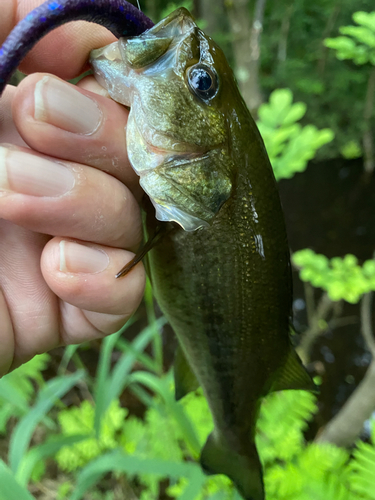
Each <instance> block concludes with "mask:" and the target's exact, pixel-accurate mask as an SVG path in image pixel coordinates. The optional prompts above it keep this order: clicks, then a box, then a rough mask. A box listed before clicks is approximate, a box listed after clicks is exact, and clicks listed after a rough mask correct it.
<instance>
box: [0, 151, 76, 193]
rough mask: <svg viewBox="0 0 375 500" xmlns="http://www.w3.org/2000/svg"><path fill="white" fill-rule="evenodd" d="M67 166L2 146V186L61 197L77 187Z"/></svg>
mask: <svg viewBox="0 0 375 500" xmlns="http://www.w3.org/2000/svg"><path fill="white" fill-rule="evenodd" d="M74 180H75V179H74V175H73V173H72V172H71V171H70V170H69V169H68V168H67V167H64V165H61V164H59V163H55V162H54V161H51V160H47V159H46V158H41V157H39V156H35V155H32V154H29V153H25V152H23V151H18V150H16V149H7V148H4V147H2V146H0V189H1V190H5V191H14V192H16V193H20V194H28V195H31V196H61V195H63V194H65V193H67V192H68V191H70V190H71V189H72V187H73V186H74Z"/></svg>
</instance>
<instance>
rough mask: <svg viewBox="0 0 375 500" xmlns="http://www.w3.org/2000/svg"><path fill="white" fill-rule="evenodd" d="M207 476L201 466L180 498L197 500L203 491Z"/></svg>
mask: <svg viewBox="0 0 375 500" xmlns="http://www.w3.org/2000/svg"><path fill="white" fill-rule="evenodd" d="M206 479H207V477H206V476H205V475H204V474H203V472H202V471H201V469H200V467H199V468H198V467H197V470H196V471H195V472H194V473H193V474H192V476H191V478H190V482H189V484H188V485H187V487H186V488H185V490H184V492H183V493H182V495H181V496H180V498H179V500H195V499H196V498H197V496H198V495H199V494H200V493H201V492H202V488H203V485H204V483H205V481H206Z"/></svg>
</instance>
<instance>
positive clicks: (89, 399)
mask: <svg viewBox="0 0 375 500" xmlns="http://www.w3.org/2000/svg"><path fill="white" fill-rule="evenodd" d="M182 4H183V5H185V6H186V7H188V8H189V9H190V10H192V11H193V13H194V14H195V16H196V18H197V19H198V20H199V24H200V25H201V26H202V27H203V28H204V29H205V30H206V31H207V32H208V33H209V34H211V35H212V36H213V37H214V38H215V40H217V42H218V43H219V44H220V45H221V46H222V47H223V49H224V50H225V52H226V54H227V57H228V59H229V60H230V62H231V65H232V67H233V68H234V70H235V73H236V76H237V79H238V82H239V85H240V87H241V89H242V92H243V95H244V98H245V99H246V101H247V103H248V106H249V108H250V109H252V111H253V114H254V116H255V117H256V119H257V121H258V126H259V129H260V131H261V133H262V135H263V138H264V140H265V143H266V147H267V150H268V153H269V155H270V159H271V163H272V165H273V168H274V172H275V176H276V178H277V180H280V181H281V182H280V189H281V194H282V196H283V192H288V193H292V194H293V190H291V191H288V189H290V188H289V187H288V186H293V185H294V184H293V182H294V181H295V180H296V182H299V181H298V179H299V176H302V179H304V178H306V179H311V177H309V176H311V175H313V172H314V169H315V171H317V169H319V168H321V165H323V169H321V170H319V172H320V171H322V172H323V174H322V175H321V177H320V178H319V182H320V184H319V183H318V187H319V188H321V189H322V190H323V189H324V187H325V185H326V184H327V183H329V182H331V184H330V186H331V189H332V198H333V199H334V197H335V196H336V195H337V193H338V191H337V190H336V191H334V189H335V188H336V186H338V187H337V189H340V186H341V184H340V179H341V178H344V177H345V176H350V175H352V176H354V177H353V178H355V179H356V181H355V182H354V183H353V185H352V186H350V189H349V190H347V191H346V195H347V196H348V198H347V201H348V203H349V201H350V199H351V197H352V196H354V195H353V193H356V196H357V197H363V196H364V194H363V193H368V192H370V193H371V192H373V189H374V187H375V186H374V184H375V182H374V174H373V171H374V127H375V119H374V98H375V12H372V11H373V8H374V6H373V0H367V1H366V0H357V1H356V2H353V1H350V0H316V1H315V2H311V1H310V2H309V1H307V0H268V1H266V0H256V1H250V0H218V1H216V2H212V1H211V0H194V1H193V0H190V1H185V2H176V3H173V4H167V2H165V1H164V0H144V1H143V2H142V1H141V7H142V8H143V9H144V10H145V11H146V13H147V14H148V15H149V16H150V17H151V18H153V19H154V20H155V21H157V20H159V19H160V18H162V17H164V16H165V15H166V14H167V13H168V12H170V11H171V10H173V9H174V8H176V7H177V6H179V5H182ZM332 158H333V159H335V161H338V162H339V163H338V165H339V167H338V169H336V170H334V168H333V167H332V165H333V164H332V163H330V159H332ZM356 158H358V160H355V159H356ZM313 159H315V163H314V162H312V163H311V162H310V163H308V162H309V161H310V160H313ZM317 160H319V161H320V163H316V161H317ZM308 165H309V166H308ZM307 167H308V168H307ZM324 169H326V170H324ZM348 169H349V173H348ZM302 172H304V173H302ZM335 176H336V177H335ZM350 178H352V177H350ZM282 179H284V180H282ZM332 179H333V180H332ZM306 182H310V180H308V181H306ZM369 186H370V188H369ZM369 189H370V190H369ZM366 190H367V191H366ZM315 195H316V196H314V197H315V198H317V199H318V200H319V193H315ZM292 198H293V199H292V202H291V203H292V205H291V206H292V209H289V210H286V217H287V222H288V221H289V220H290V221H293V214H295V213H298V212H300V211H302V210H303V206H302V205H301V203H298V196H296V197H293V196H292ZM367 201H368V203H367V205H365V207H367V208H366V210H365V212H364V213H365V215H364V217H365V218H367V219H369V220H370V221H371V220H373V219H372V217H373V215H372V213H371V210H373V208H375V207H374V204H373V203H371V199H368V200H367ZM287 205H288V206H290V203H289V204H287ZM287 208H288V207H287ZM326 208H327V207H323V206H319V203H318V202H315V201H314V206H313V207H310V211H309V214H310V219H309V220H306V225H307V226H308V227H312V226H313V224H314V220H313V219H316V218H318V219H319V217H320V218H321V217H322V214H323V217H324V210H325V209H326ZM334 210H336V212H338V213H337V217H339V218H340V220H341V219H342V218H343V217H344V212H343V209H342V208H341V209H340V207H339V208H337V206H336V205H334ZM319 220H320V219H319ZM345 222H346V221H345V220H344V224H345ZM348 225H349V224H348ZM359 227H362V226H359ZM356 228H357V225H356ZM331 229H334V228H330V230H331ZM322 231H323V230H321V231H320V234H319V238H320V239H323V240H327V245H326V247H324V245H321V244H318V243H317V240H318V238H317V236H316V234H315V235H314V234H313V232H312V231H311V235H310V234H309V235H308V243H307V245H306V244H305V246H309V248H305V247H304V245H303V244H301V241H302V238H301V239H300V240H298V239H295V238H294V236H293V234H292V238H291V241H292V246H293V245H294V246H295V247H293V248H292V250H293V251H294V252H293V265H294V269H295V275H296V276H295V277H296V298H295V312H296V319H297V321H296V323H297V326H299V330H300V331H299V334H296V335H295V336H294V338H293V340H294V342H295V344H296V347H297V350H298V351H299V354H300V356H301V357H302V359H303V360H304V362H305V363H306V364H307V366H308V368H309V369H310V371H311V372H312V374H313V375H315V376H316V378H315V380H316V382H317V383H318V384H321V389H322V395H321V396H320V399H319V400H317V399H316V397H315V396H313V395H311V394H309V393H306V392H301V391H285V392H281V393H277V394H272V395H270V396H268V397H267V398H266V399H265V400H264V402H263V404H262V409H261V416H260V419H259V422H258V428H257V446H258V449H259V451H260V455H261V460H262V462H263V466H264V471H265V484H266V491H267V500H320V499H321V500H331V499H332V500H359V499H364V500H375V418H374V411H375V390H374V387H375V361H374V356H375V339H374V335H373V321H374V320H373V317H372V316H373V315H372V311H373V305H372V293H373V291H374V290H375V260H374V258H373V251H374V247H375V233H374V232H372V233H371V234H370V235H368V237H367V239H366V245H362V246H361V247H360V250H361V252H360V253H361V255H360V256H355V255H354V254H351V253H349V252H348V249H347V247H348V246H349V244H348V242H347V240H346V239H345V238H344V239H341V240H340V241H339V244H338V245H336V247H334V248H339V249H340V251H339V252H338V253H334V252H333V251H332V245H331V246H330V245H328V243H329V241H330V238H331V237H330V233H329V232H327V234H325V233H324V232H323V234H321V233H322ZM291 232H292V233H293V231H291ZM348 234H349V229H348ZM358 234H361V233H360V232H358ZM314 238H315V239H314ZM348 238H349V236H348ZM305 240H306V238H305ZM317 249H320V251H317ZM322 252H326V255H323V253H322ZM298 274H299V275H300V279H301V280H302V281H298V280H297V275H298ZM301 283H303V284H304V285H303V287H302V285H301ZM301 290H303V292H301ZM356 304H357V306H356ZM348 311H349V312H350V314H349V315H348V313H347V312H348ZM157 316H158V313H156V314H155V312H154V304H153V299H152V292H151V289H150V287H149V286H148V288H147V291H146V295H145V300H144V303H143V305H142V307H141V308H140V310H139V312H138V314H137V315H136V317H135V318H133V320H132V321H131V322H129V323H128V325H126V327H125V328H124V329H123V330H122V331H121V332H118V333H117V334H115V335H112V336H110V337H108V338H106V339H105V340H103V341H102V342H94V343H91V344H90V345H86V344H84V345H82V346H71V347H68V348H66V349H65V350H63V349H58V350H56V351H54V352H52V353H50V354H44V355H41V356H38V357H36V358H35V359H33V360H32V361H30V362H29V363H27V364H26V365H24V366H22V367H20V368H19V369H17V370H16V371H14V372H13V373H10V374H9V375H7V376H5V377H3V379H2V380H0V433H1V440H0V457H1V460H0V479H1V480H0V498H3V499H6V500H12V499H15V500H26V499H29V500H30V499H31V498H38V499H43V500H48V499H65V498H69V499H70V500H78V499H87V500H91V499H92V500H96V499H97V500H116V499H128V500H171V499H173V498H177V499H181V500H240V497H239V495H238V494H237V493H236V491H235V490H234V489H233V486H232V484H231V482H230V481H229V480H228V479H227V478H225V477H223V476H215V477H211V478H207V477H206V476H204V475H203V473H202V472H201V469H200V467H199V465H197V458H198V456H199V452H200V449H201V446H202V444H203V442H204V441H205V439H206V437H207V435H208V433H209V432H210V430H211V428H212V420H211V416H210V413H209V411H208V408H207V404H206V401H205V399H204V397H203V396H202V393H201V391H197V392H196V393H192V394H189V395H188V396H187V397H185V398H184V399H183V400H182V402H180V403H176V402H175V401H174V397H173V377H172V376H171V363H172V361H173V348H174V346H175V341H174V339H173V337H172V335H171V333H170V331H169V329H168V325H166V324H165V320H164V319H163V318H162V317H161V318H157ZM345 325H346V326H347V325H349V326H350V325H351V329H350V330H349V334H350V336H351V337H352V338H354V339H355V341H356V342H357V343H358V344H360V345H361V349H362V351H361V352H362V354H361V358H360V363H359V365H360V367H361V370H362V371H360V372H359V371H358V372H356V373H355V375H352V374H351V373H348V369H347V367H346V366H344V363H343V362H342V361H341V362H340V358H338V359H336V360H335V363H334V368H333V369H331V371H330V373H331V374H332V373H333V372H334V370H336V372H338V373H341V372H343V373H344V374H345V375H343V376H341V379H340V380H339V382H337V384H336V385H334V384H332V383H331V384H329V382H330V381H329V380H327V377H326V369H327V370H328V365H329V364H330V363H331V362H332V356H333V359H335V357H334V354H333V352H332V350H330V349H329V348H328V347H327V344H326V343H325V341H326V340H327V339H329V338H332V337H333V338H334V339H338V341H339V342H344V340H342V339H343V336H342V327H343V326H345ZM340 328H341V333H340ZM316 346H320V350H317V349H316ZM353 356H354V353H353ZM343 377H344V379H345V384H346V385H345V387H346V388H347V387H349V386H350V390H346V389H345V391H344V393H345V397H344V398H343V397H341V396H340V394H341V392H342V391H341V389H342V387H343V382H342V379H343ZM350 377H351V378H350ZM331 379H334V380H336V378H334V377H331ZM328 386H330V391H329V392H328V394H327V390H326V387H328ZM324 408H325V409H326V411H325V413H324V412H323V409H324ZM327 408H328V410H327Z"/></svg>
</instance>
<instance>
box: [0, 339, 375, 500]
mask: <svg viewBox="0 0 375 500" xmlns="http://www.w3.org/2000/svg"><path fill="white" fill-rule="evenodd" d="M142 334H143V337H144V336H145V335H144V332H142V333H141V334H140V335H139V337H141V336H142ZM139 337H138V338H136V339H135V340H134V341H133V346H134V345H140V343H141V342H140V341H139ZM114 338H116V336H113V337H109V338H108V339H106V341H105V342H106V343H107V345H108V344H112V347H111V352H114V349H115V345H116V343H115V342H114V340H113V339H114ZM120 344H121V343H120ZM103 351H106V355H107V354H108V351H107V350H106V349H103ZM103 351H102V354H101V356H102V357H106V356H104V354H103ZM120 352H123V354H125V353H127V354H128V355H130V356H131V357H133V356H134V354H135V352H134V348H130V346H129V347H128V348H127V349H126V351H125V352H124V351H123V350H122V349H121V351H120ZM139 356H140V357H144V356H146V358H144V359H147V357H148V355H146V354H145V353H144V352H139ZM120 359H121V356H120ZM132 359H134V358H132ZM103 362H104V361H103V359H102V362H101V366H103ZM146 362H147V361H146ZM39 366H40V367H41V368H43V365H41V364H40V365H39ZM101 370H103V368H101ZM26 371H28V372H29V373H30V370H29V367H27V368H26ZM31 371H33V375H34V376H35V379H37V380H38V379H39V378H40V372H39V373H36V371H35V369H33V370H31ZM114 371H116V364H115V365H114V366H113V368H112V369H110V370H108V372H107V380H111V377H112V375H113V372H114ZM143 373H144V375H143V382H144V383H146V385H147V386H148V387H151V385H152V384H154V388H155V389H156V394H155V395H154V396H153V397H152V398H151V399H150V400H148V401H149V406H148V409H147V410H146V413H145V415H144V417H143V418H139V417H135V416H134V415H129V414H128V412H127V410H125V409H123V408H121V406H120V404H119V399H118V396H115V397H114V398H113V400H112V401H111V403H110V405H109V407H108V409H107V410H106V412H105V414H102V416H101V422H100V426H99V427H100V431H99V435H96V432H95V407H94V405H93V404H92V403H91V402H89V401H87V400H86V401H83V402H82V403H81V405H80V406H79V407H75V406H72V407H71V408H67V409H60V410H59V411H58V412H55V417H53V418H54V419H55V418H56V419H57V420H58V422H59V423H60V426H61V432H60V431H59V430H58V429H57V428H55V429H54V430H53V432H52V433H51V432H50V435H49V437H48V438H47V441H46V443H45V444H40V445H37V446H36V447H35V446H34V447H32V448H31V449H30V450H29V451H27V449H26V448H27V447H26V448H25V447H24V446H22V445H21V448H22V449H23V451H22V453H23V456H20V464H22V466H21V469H20V470H21V473H18V474H17V473H15V470H14V468H12V469H9V468H8V467H7V466H6V465H5V463H4V462H0V478H1V485H2V486H1V487H0V498H2V496H1V495H2V494H5V492H9V491H14V492H17V498H18V499H23V498H24V499H25V500H26V499H28V500H29V499H30V498H31V497H30V496H28V493H27V490H26V489H24V488H23V487H22V485H23V484H26V482H25V479H27V478H28V477H30V474H27V471H29V472H30V467H32V466H33V465H34V466H35V465H36V463H37V460H36V459H37V458H38V457H39V460H40V458H42V459H43V462H44V461H45V460H46V459H47V457H48V456H53V455H54V456H55V457H56V461H57V464H58V466H59V467H60V469H62V470H65V471H67V472H68V474H69V475H68V477H70V480H69V481H65V482H63V483H62V484H61V487H60V489H59V491H60V498H63V497H65V498H69V499H70V500H79V499H80V498H83V497H84V496H85V495H86V492H88V490H89V489H91V488H92V487H93V486H94V485H98V484H100V482H101V481H102V480H103V478H104V477H105V474H106V473H107V472H112V473H113V474H115V475H116V477H118V478H119V477H120V476H121V475H123V474H125V475H126V477H127V480H128V481H129V482H130V483H129V484H130V485H133V487H134V488H135V491H138V493H139V495H138V498H139V499H140V500H153V499H156V498H158V495H159V491H160V485H161V484H162V483H161V481H162V480H164V479H165V478H169V484H170V485H169V486H168V488H167V491H168V495H169V496H170V497H172V498H177V499H182V500H220V499H221V500H240V497H239V495H238V493H236V491H235V490H234V488H233V485H232V483H231V481H230V480H229V479H228V478H226V477H225V476H213V477H205V476H204V475H203V473H202V472H201V470H200V467H199V466H198V465H197V464H196V463H195V462H194V458H195V456H194V455H195V453H194V450H192V448H191V443H190V437H189V434H188V433H187V432H186V421H187V422H189V424H190V425H191V427H192V429H193V432H194V433H196V436H197V439H198V444H197V446H198V447H199V448H200V447H201V446H202V445H203V443H204V441H205V439H206V437H207V435H208V434H209V432H211V430H212V427H213V423H212V417H211V415H210V412H209V408H208V405H207V402H206V400H205V398H204V396H203V394H202V391H201V390H198V391H197V392H195V393H191V394H189V395H187V396H186V397H185V398H184V399H183V400H182V402H181V403H173V404H174V405H175V406H176V407H179V408H180V409H181V410H182V413H178V412H177V413H176V412H173V411H170V408H169V406H170V404H171V401H172V398H173V385H172V383H171V380H172V379H171V374H170V373H169V374H166V375H163V376H162V377H158V376H156V375H152V374H151V373H148V374H147V373H146V372H143ZM137 374H138V375H139V374H140V375H142V372H136V373H134V375H137ZM146 375H147V376H146ZM81 376H82V375H80V374H78V377H75V378H74V379H72V381H71V382H70V381H68V384H66V382H65V384H64V388H62V386H61V384H62V382H61V381H62V380H63V379H66V377H63V378H62V379H59V378H56V379H52V380H51V381H50V382H49V384H50V386H51V387H54V388H56V389H57V393H58V394H59V395H60V397H61V394H62V392H61V391H62V390H66V388H67V387H68V386H69V387H72V384H74V383H77V381H78V380H79V377H81ZM150 377H151V378H150ZM127 378H128V382H130V381H131V378H132V374H131V373H129V375H128V376H127ZM55 380H56V381H55ZM60 380H61V381H60ZM133 380H134V381H137V382H135V383H136V385H138V381H140V380H142V376H141V377H140V376H138V377H135V378H134V377H133ZM87 381H88V380H87ZM130 383H131V382H130ZM58 387H61V390H60V389H59V388H58ZM38 400H39V401H40V400H43V397H41V396H39V397H38ZM49 401H50V403H49V404H48V405H47V407H48V408H52V407H53V406H52V405H53V401H56V393H55V392H54V394H53V395H52V393H51V392H49ZM37 406H38V405H37ZM47 407H46V406H44V408H45V409H47V410H48V408H47ZM55 408H57V407H55ZM316 409H317V408H316V402H315V396H313V395H312V394H310V393H308V392H305V391H284V392H279V393H273V394H270V395H269V396H267V398H265V399H264V401H263V403H262V406H261V412H260V417H259V420H258V426H257V437H256V442H257V447H258V450H259V453H260V456H261V460H262V462H263V466H264V470H265V485H266V491H267V500H301V499H303V500H316V499H318V500H319V499H322V500H323V499H324V500H337V499H338V500H356V499H359V498H361V499H365V500H367V499H368V500H370V499H373V498H374V496H373V493H374V491H373V487H372V478H373V474H374V470H375V443H374V441H375V440H374V437H375V425H374V423H373V432H372V434H373V440H372V443H370V444H364V443H359V444H358V446H357V448H356V450H355V452H354V458H353V459H351V460H350V459H349V453H348V452H347V451H345V450H342V449H338V448H336V447H334V446H332V445H327V444H325V445H321V444H319V445H318V444H314V443H307V442H306V440H305V438H304V431H305V430H306V427H307V425H308V421H309V420H310V419H311V418H312V416H313V414H314V413H315V411H316ZM182 415H183V416H184V418H185V419H187V420H186V421H184V418H183V417H182ZM20 424H21V423H20ZM23 428H25V427H23ZM34 428H35V427H34ZM69 440H70V442H69ZM43 447H49V450H47V449H46V450H47V451H45V452H40V450H41V449H43ZM35 450H39V454H37V455H35ZM33 451H34V459H31V460H30V457H31V458H32V455H33ZM28 460H29V462H30V463H28ZM44 474H45V468H44V467H43V468H42V470H41V473H39V476H38V477H37V478H36V479H37V480H38V481H43V475H44ZM16 481H18V483H17V482H16ZM27 481H29V479H27ZM96 488H97V487H96ZM358 495H359V496H358ZM6 498H10V499H12V498H16V497H15V496H14V497H13V496H12V495H10V496H7V497H6ZM92 498H94V496H93V497H92ZM95 498H98V499H99V498H100V499H101V500H104V499H105V498H106V499H108V500H109V499H111V498H114V497H112V496H111V495H110V494H109V493H108V494H107V495H104V494H103V495H102V496H101V495H98V493H97V494H96V495H95Z"/></svg>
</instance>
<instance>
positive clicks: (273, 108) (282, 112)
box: [257, 89, 334, 180]
mask: <svg viewBox="0 0 375 500" xmlns="http://www.w3.org/2000/svg"><path fill="white" fill-rule="evenodd" d="M305 113H306V105H305V104H304V103H303V102H296V103H293V94H292V91H291V90H290V89H278V90H274V91H273V92H272V93H271V95H270V99H269V102H268V103H266V104H262V105H261V106H260V108H259V109H258V115H259V120H258V122H257V125H258V128H259V131H260V133H261V135H262V137H263V140H264V143H265V146H266V149H267V152H268V155H269V158H270V161H271V165H272V167H273V171H274V174H275V177H276V180H279V179H283V178H288V179H289V178H290V177H293V175H294V174H295V173H296V172H303V171H304V170H305V169H306V167H307V163H308V161H309V160H311V159H312V158H313V157H314V156H315V154H316V151H317V150H318V149H319V148H320V147H322V146H323V145H324V144H327V143H328V142H330V141H332V139H333V136H334V134H333V132H332V130H330V129H328V128H326V129H323V130H318V129H317V128H316V127H315V125H305V126H304V127H303V126H302V125H301V124H300V123H297V122H298V121H299V120H300V119H301V118H302V117H303V116H304V115H305Z"/></svg>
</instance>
